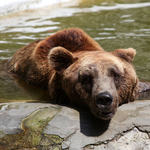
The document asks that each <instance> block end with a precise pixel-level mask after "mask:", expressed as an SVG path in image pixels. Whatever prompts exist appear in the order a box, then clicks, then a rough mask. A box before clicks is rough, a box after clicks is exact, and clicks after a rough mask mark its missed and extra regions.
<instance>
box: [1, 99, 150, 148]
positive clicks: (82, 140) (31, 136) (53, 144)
mask: <svg viewBox="0 0 150 150" xmlns="http://www.w3.org/2000/svg"><path fill="white" fill-rule="evenodd" d="M149 133H150V101H136V102H133V103H129V104H124V105H122V106H121V107H119V108H118V111H117V113H116V115H115V116H114V117H113V119H112V120H109V121H103V120H99V119H98V118H95V117H94V116H93V115H91V114H90V113H89V112H88V110H85V109H83V108H69V107H65V106H58V105H51V104H48V103H3V104H0V149H20V148H34V149H37V150H38V149H39V150H40V149H45V150H46V149H50V148H51V149H53V148H56V149H73V150H79V149H86V150H88V149H101V150H103V149H105V150H112V149H113V150H118V149H128V150H134V149H135V150H137V149H144V150H148V149H150V138H149ZM18 139H19V140H18Z"/></svg>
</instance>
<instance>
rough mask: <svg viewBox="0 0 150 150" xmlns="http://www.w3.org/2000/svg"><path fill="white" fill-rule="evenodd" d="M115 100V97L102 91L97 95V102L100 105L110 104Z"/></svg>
mask: <svg viewBox="0 0 150 150" xmlns="http://www.w3.org/2000/svg"><path fill="white" fill-rule="evenodd" d="M112 101H113V97H112V96H111V95H110V94H109V93H108V92H104V93H100V94H98V95H97V96H96V103H97V104H98V105H99V106H110V105H111V103H112Z"/></svg>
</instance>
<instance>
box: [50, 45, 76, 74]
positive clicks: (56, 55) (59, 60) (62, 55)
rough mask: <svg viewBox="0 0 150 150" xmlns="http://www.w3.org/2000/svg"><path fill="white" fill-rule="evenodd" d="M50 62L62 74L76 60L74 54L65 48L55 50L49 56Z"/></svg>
mask: <svg viewBox="0 0 150 150" xmlns="http://www.w3.org/2000/svg"><path fill="white" fill-rule="evenodd" d="M48 60H49V63H50V65H51V66H52V67H53V68H54V69H55V70H56V71H57V72H61V71H63V70H65V69H66V68H67V67H69V66H70V65H71V64H72V63H73V62H74V61H75V60H77V59H76V58H74V56H73V54H72V53H71V52H69V51H68V50H67V49H65V48H63V47H60V46H59V47H55V48H53V49H52V50H51V51H50V53H49V55H48Z"/></svg>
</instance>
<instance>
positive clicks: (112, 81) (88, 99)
mask: <svg viewBox="0 0 150 150" xmlns="http://www.w3.org/2000/svg"><path fill="white" fill-rule="evenodd" d="M135 54H136V52H135V50H134V49H132V48H129V49H126V50H125V49H118V50H115V51H113V52H106V51H91V52H90V51H89V52H85V51H83V52H80V54H79V53H74V54H73V53H71V52H69V51H68V50H67V49H65V48H63V47H55V48H53V49H52V50H51V51H50V53H49V55H48V59H49V64H50V65H51V67H53V69H54V70H55V71H56V72H55V75H54V76H53V78H52V79H51V81H50V82H49V87H50V89H53V88H54V90H51V91H50V95H51V97H52V98H54V99H55V97H57V95H59V94H60V96H59V98H60V99H61V98H62V99H63V98H64V97H65V96H64V95H66V97H68V99H69V101H70V103H73V104H79V105H83V106H86V107H88V108H90V111H91V112H92V113H93V114H94V115H95V116H96V117H98V118H101V119H104V120H108V119H111V118H112V117H113V115H114V114H115V112H116V110H117V107H118V106H119V105H121V104H123V103H128V102H129V101H134V100H135V98H136V93H137V84H138V79H137V75H136V73H135V70H134V68H133V66H132V64H131V62H132V60H133V58H134V56H135ZM57 81H58V82H57ZM62 91H63V92H62ZM62 93H63V94H64V95H63V94H62ZM66 97H65V98H66Z"/></svg>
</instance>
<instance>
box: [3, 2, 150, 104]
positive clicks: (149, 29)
mask: <svg viewBox="0 0 150 150" xmlns="http://www.w3.org/2000/svg"><path fill="white" fill-rule="evenodd" d="M149 14H150V2H148V1H146V0H145V1H144V0H141V1H140V0H135V1H134V3H133V2H130V1H125V0H122V1H120V0H115V1H112V0H110V1H109V2H105V1H104V0H92V1H91V0H82V1H79V2H78V3H76V4H74V5H72V6H66V5H57V6H54V7H52V6H51V7H45V8H41V9H39V10H30V11H25V12H20V13H16V14H12V15H9V16H3V17H1V18H0V62H1V63H2V62H3V61H4V60H6V59H8V58H10V57H11V56H12V55H13V54H14V53H15V52H16V51H17V50H18V49H19V48H21V47H22V46H24V45H27V44H29V43H30V42H32V41H33V40H36V39H42V38H45V37H46V36H50V35H52V34H53V33H55V32H56V31H58V30H59V29H63V28H68V27H79V28H81V29H83V30H84V31H85V32H87V33H88V34H89V35H90V36H92V37H93V38H94V39H95V40H96V41H97V42H98V43H99V44H100V45H101V46H102V47H103V48H104V49H105V50H107V51H113V50H114V49H117V48H128V47H133V48H134V49H136V50H137V55H136V57H135V60H134V66H135V69H136V71H137V74H138V76H139V78H140V79H144V80H150V76H149V74H150V69H149V68H150V60H149V59H150V53H149V45H150V26H149V23H150V17H149ZM0 85H1V86H0V99H4V100H5V99H7V100H6V101H8V100H14V99H29V97H28V96H27V95H26V94H25V93H24V92H23V91H22V90H21V89H20V88H19V87H18V86H17V85H16V84H15V83H14V82H13V80H12V78H11V77H9V76H8V75H6V73H4V70H3V69H2V67H1V69H0ZM0 101H1V100H0Z"/></svg>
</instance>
